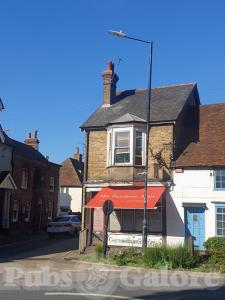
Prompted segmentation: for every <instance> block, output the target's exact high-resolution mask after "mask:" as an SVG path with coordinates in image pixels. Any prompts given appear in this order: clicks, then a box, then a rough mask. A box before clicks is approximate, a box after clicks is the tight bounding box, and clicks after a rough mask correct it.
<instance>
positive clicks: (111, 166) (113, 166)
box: [107, 164, 145, 168]
mask: <svg viewBox="0 0 225 300" xmlns="http://www.w3.org/2000/svg"><path fill="white" fill-rule="evenodd" d="M117 167H130V168H144V167H145V166H144V165H141V166H140V165H132V164H118V165H110V166H107V168H117Z"/></svg>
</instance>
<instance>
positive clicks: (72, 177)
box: [59, 158, 84, 187]
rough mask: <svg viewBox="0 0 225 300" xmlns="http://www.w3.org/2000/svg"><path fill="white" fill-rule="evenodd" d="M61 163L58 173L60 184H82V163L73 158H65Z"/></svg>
mask: <svg viewBox="0 0 225 300" xmlns="http://www.w3.org/2000/svg"><path fill="white" fill-rule="evenodd" d="M61 165H62V167H61V168H60V175H59V184H60V186H71V187H73V186H82V181H83V168H84V166H83V163H82V162H79V161H78V160H76V159H74V158H67V159H66V160H64V161H63V162H62V163H61Z"/></svg>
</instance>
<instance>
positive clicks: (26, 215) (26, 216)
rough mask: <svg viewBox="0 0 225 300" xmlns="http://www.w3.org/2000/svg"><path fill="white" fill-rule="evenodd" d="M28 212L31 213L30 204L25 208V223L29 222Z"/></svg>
mask: <svg viewBox="0 0 225 300" xmlns="http://www.w3.org/2000/svg"><path fill="white" fill-rule="evenodd" d="M30 211H31V207H30V203H27V204H26V206H25V222H30Z"/></svg>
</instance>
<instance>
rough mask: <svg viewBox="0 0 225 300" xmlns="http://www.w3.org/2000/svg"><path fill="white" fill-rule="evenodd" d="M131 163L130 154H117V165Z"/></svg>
mask: <svg viewBox="0 0 225 300" xmlns="http://www.w3.org/2000/svg"><path fill="white" fill-rule="evenodd" d="M129 162H130V153H121V154H115V163H117V164H121V163H129Z"/></svg>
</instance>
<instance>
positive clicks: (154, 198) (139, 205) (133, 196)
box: [86, 186, 166, 209]
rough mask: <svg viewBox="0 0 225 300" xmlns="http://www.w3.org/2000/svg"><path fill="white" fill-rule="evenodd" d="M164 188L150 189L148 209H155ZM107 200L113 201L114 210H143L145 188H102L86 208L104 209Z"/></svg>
mask: <svg viewBox="0 0 225 300" xmlns="http://www.w3.org/2000/svg"><path fill="white" fill-rule="evenodd" d="M165 189H166V188H165V187H164V186H157V187H148V193H147V194H148V200H147V208H154V207H155V206H156V204H157V202H158V201H159V200H160V198H161V196H162V195H163V193H164V192H165ZM106 200H112V201H113V204H114V208H120V209H130V208H134V209H143V208H144V188H138V187H124V188H122V187H107V188H102V189H101V191H99V192H98V193H97V194H96V195H95V196H94V197H93V198H92V199H91V200H90V201H89V202H88V203H87V205H86V208H94V207H102V206H103V203H104V202H105V201H106Z"/></svg>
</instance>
